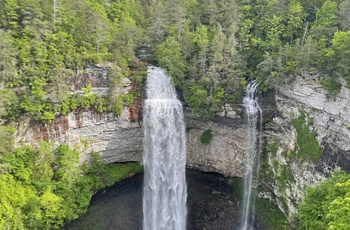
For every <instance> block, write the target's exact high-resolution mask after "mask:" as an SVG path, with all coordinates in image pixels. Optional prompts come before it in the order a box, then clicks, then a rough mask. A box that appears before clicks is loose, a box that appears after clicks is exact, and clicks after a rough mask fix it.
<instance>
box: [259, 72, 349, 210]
mask: <svg viewBox="0 0 350 230" xmlns="http://www.w3.org/2000/svg"><path fill="white" fill-rule="evenodd" d="M319 78H320V76H319V74H317V73H308V74H303V75H302V76H299V77H297V79H296V80H295V82H294V83H293V84H291V85H289V86H284V87H280V88H278V89H277V90H276V93H275V103H274V104H275V105H276V110H275V111H276V113H275V116H274V117H273V119H272V120H271V121H269V122H267V123H266V124H265V126H264V137H265V151H264V153H263V155H262V170H261V184H262V185H263V187H264V188H266V190H267V192H265V193H261V194H260V196H265V197H269V198H270V199H272V200H274V201H275V202H276V203H277V204H278V206H279V207H280V209H281V210H282V211H284V213H285V214H286V215H288V216H292V215H293V214H294V213H295V212H296V211H297V205H298V204H299V203H300V202H301V201H302V199H303V194H304V192H305V187H306V186H309V185H316V184H318V183H319V182H320V181H322V180H324V179H326V178H328V177H330V176H331V174H332V172H333V171H335V170H338V169H341V170H344V171H347V172H350V110H349V108H350V90H349V89H347V88H345V87H342V90H341V92H340V93H339V94H338V95H336V96H335V95H330V94H329V93H328V92H327V91H326V90H325V89H323V88H322V86H321V85H320V84H319V83H318V80H319ZM300 118H302V120H301V121H303V126H304V127H308V129H309V130H308V131H309V133H308V134H310V135H306V134H307V133H306V134H305V133H299V134H298V131H297V129H296V127H294V126H295V125H293V120H294V121H295V120H296V119H300ZM299 121H300V120H299ZM299 132H300V131H299ZM304 132H305V131H304ZM298 135H300V136H301V137H302V135H305V136H308V137H313V136H314V138H315V139H316V140H317V143H318V144H319V146H320V147H321V148H322V151H321V153H320V155H319V156H318V157H316V158H315V156H313V155H312V154H314V153H313V152H316V151H315V149H314V147H313V146H311V145H310V146H307V147H308V148H303V149H301V148H300V145H301V144H302V143H298V138H297V136H298ZM306 138H307V137H305V139H306ZM301 141H302V140H299V142H301ZM307 141H310V142H311V141H312V139H310V140H309V139H307ZM304 145H305V144H304Z"/></svg>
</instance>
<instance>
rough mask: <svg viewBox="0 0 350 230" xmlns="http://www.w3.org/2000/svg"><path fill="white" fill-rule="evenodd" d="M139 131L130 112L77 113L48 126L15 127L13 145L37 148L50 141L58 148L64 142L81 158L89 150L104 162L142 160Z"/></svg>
mask: <svg viewBox="0 0 350 230" xmlns="http://www.w3.org/2000/svg"><path fill="white" fill-rule="evenodd" d="M142 140H143V133H142V128H141V126H140V125H139V124H138V123H137V122H130V121H129V110H128V109H127V108H125V109H124V111H123V113H122V115H121V116H119V117H117V116H115V115H114V114H113V113H96V112H93V111H78V112H74V113H70V114H68V115H67V116H62V117H60V118H59V119H57V120H55V121H54V122H53V123H52V124H50V125H30V126H29V125H28V124H27V123H26V122H24V123H23V124H21V125H19V126H18V127H17V133H16V144H17V145H19V144H21V143H24V144H29V145H32V146H37V145H38V144H39V142H40V141H51V142H53V143H54V144H55V146H58V145H59V144H61V143H67V144H69V145H70V146H72V147H74V148H76V149H79V150H80V151H81V159H82V160H84V159H86V157H87V153H89V152H91V151H95V152H99V153H100V154H101V156H102V158H103V159H104V160H105V162H106V163H111V162H126V161H141V160H142V149H143V146H142V145H143V144H142Z"/></svg>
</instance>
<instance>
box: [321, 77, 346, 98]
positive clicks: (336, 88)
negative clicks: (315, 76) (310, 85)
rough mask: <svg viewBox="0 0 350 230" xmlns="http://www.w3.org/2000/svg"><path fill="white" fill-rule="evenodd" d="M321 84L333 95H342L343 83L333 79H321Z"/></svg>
mask: <svg viewBox="0 0 350 230" xmlns="http://www.w3.org/2000/svg"><path fill="white" fill-rule="evenodd" d="M320 84H321V85H322V87H323V88H324V89H326V90H328V91H329V92H330V93H332V94H338V93H340V90H341V83H340V82H339V81H337V80H336V79H334V78H332V77H328V78H324V79H321V80H320Z"/></svg>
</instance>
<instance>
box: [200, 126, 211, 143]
mask: <svg viewBox="0 0 350 230" xmlns="http://www.w3.org/2000/svg"><path fill="white" fill-rule="evenodd" d="M212 139H213V134H211V130H210V129H207V130H205V131H204V132H203V133H202V135H201V137H200V141H201V143H202V144H209V143H210V141H211V140H212Z"/></svg>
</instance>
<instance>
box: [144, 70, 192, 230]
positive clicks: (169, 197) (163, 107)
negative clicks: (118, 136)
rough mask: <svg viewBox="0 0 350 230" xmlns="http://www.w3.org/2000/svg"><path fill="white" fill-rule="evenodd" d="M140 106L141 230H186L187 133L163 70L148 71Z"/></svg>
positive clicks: (180, 106)
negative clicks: (141, 146) (141, 129)
mask: <svg viewBox="0 0 350 230" xmlns="http://www.w3.org/2000/svg"><path fill="white" fill-rule="evenodd" d="M147 72H148V77H147V81H146V92H147V99H146V100H145V101H144V106H143V128H144V142H143V143H144V144H143V146H144V154H143V164H144V187H143V229H144V230H185V229H186V213H187V209H186V199H187V186H186V177H185V172H186V133H185V122H184V115H183V111H182V104H181V102H180V101H179V100H178V99H177V96H176V92H175V89H174V87H173V86H172V84H171V80H170V78H169V77H168V76H166V74H165V71H164V70H163V69H160V68H157V67H149V68H148V71H147Z"/></svg>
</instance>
